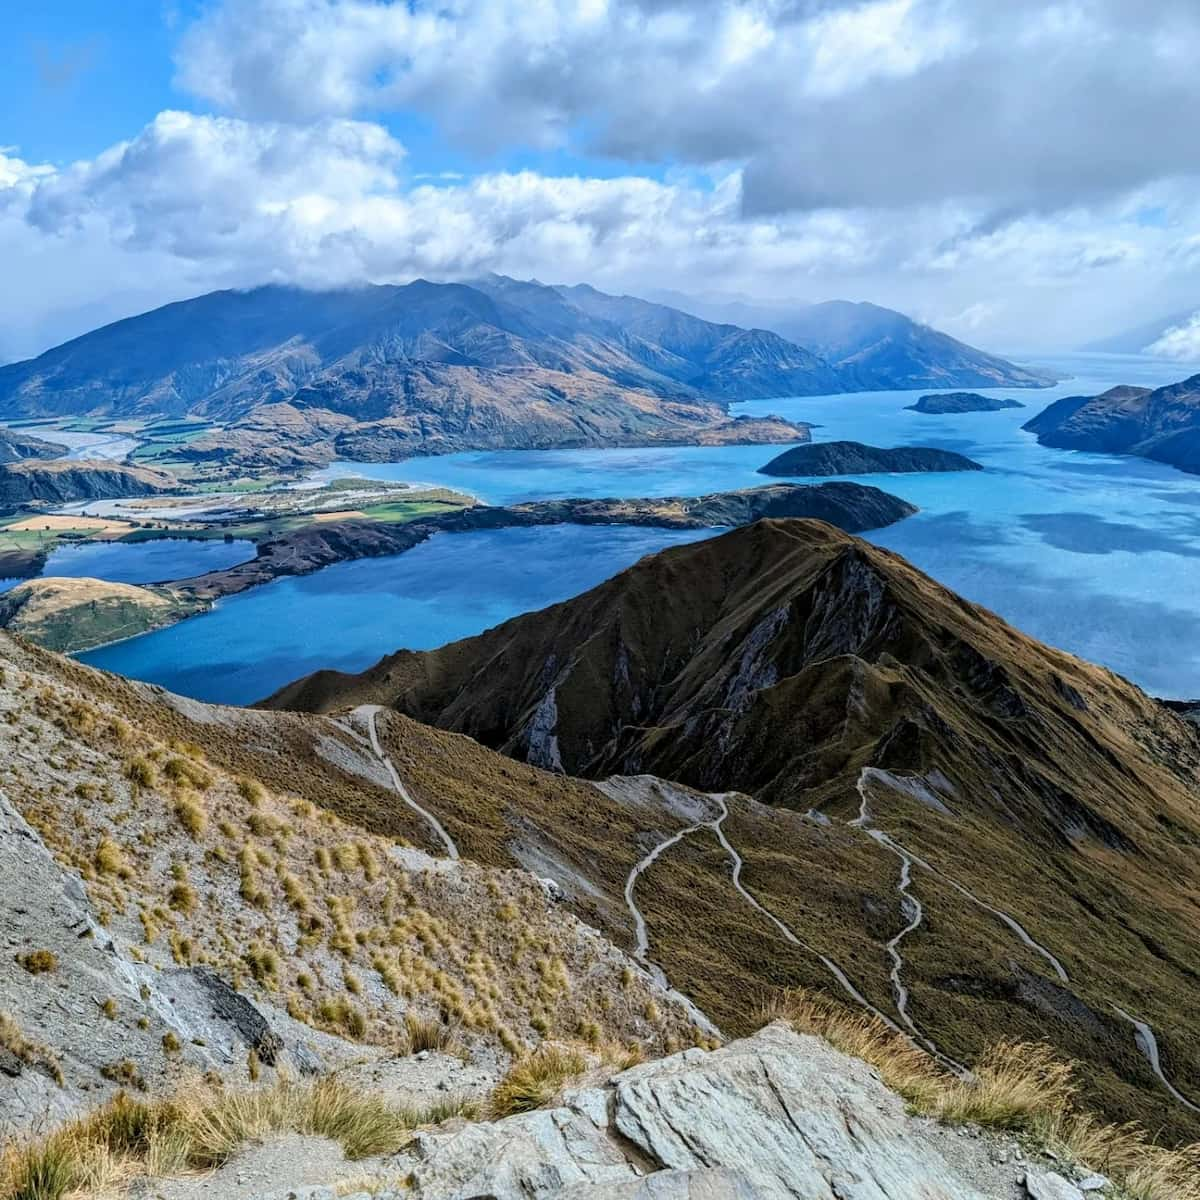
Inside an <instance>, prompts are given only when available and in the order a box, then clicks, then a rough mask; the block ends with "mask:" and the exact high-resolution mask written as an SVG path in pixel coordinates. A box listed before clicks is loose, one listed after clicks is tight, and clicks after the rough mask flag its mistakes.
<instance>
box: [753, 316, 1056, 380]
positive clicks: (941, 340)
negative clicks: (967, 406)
mask: <svg viewBox="0 0 1200 1200" xmlns="http://www.w3.org/2000/svg"><path fill="white" fill-rule="evenodd" d="M777 328H778V329H779V331H780V332H781V333H782V334H783V335H784V336H785V337H788V338H791V339H792V340H793V341H797V342H799V343H800V344H801V345H802V346H807V347H808V348H809V349H810V350H812V351H813V352H814V353H815V354H819V355H820V356H821V357H822V358H824V359H827V360H828V361H829V362H830V363H832V364H833V366H834V367H836V368H837V369H838V370H839V371H840V372H841V373H842V374H843V375H844V376H846V377H848V378H852V379H854V380H856V381H857V382H858V386H860V387H863V388H918V387H960V388H979V387H1024V388H1030V387H1046V386H1047V385H1048V384H1050V383H1053V382H1054V379H1053V377H1052V376H1051V375H1049V374H1048V373H1046V372H1044V371H1039V370H1032V369H1029V368H1026V367H1020V366H1017V365H1015V364H1014V363H1010V362H1008V361H1007V360H1006V359H1003V358H999V357H997V356H996V355H994V354H988V353H986V352H985V351H983V350H976V349H975V348H974V347H973V346H968V345H967V344H966V343H965V342H960V341H959V340H958V339H957V338H952V337H951V336H950V335H949V334H947V333H942V332H940V331H939V330H937V329H932V328H930V327H929V326H928V325H921V324H919V323H918V322H916V321H913V320H911V319H910V318H908V317H906V316H904V315H903V314H902V313H898V312H894V311H892V310H891V309H887V308H880V307H879V306H878V305H876V304H867V303H865V302H863V303H858V304H854V303H851V302H850V301H847V300H829V301H826V302H825V303H823V304H813V305H811V306H809V307H808V308H801V309H799V310H795V311H792V312H789V313H788V314H787V315H786V317H785V318H784V319H783V320H782V321H781V322H780V323H779V325H778V326H777Z"/></svg>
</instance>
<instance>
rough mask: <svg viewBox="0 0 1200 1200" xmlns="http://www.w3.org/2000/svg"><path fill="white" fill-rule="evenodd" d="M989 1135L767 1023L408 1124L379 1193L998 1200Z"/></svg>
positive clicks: (627, 1199) (432, 1198)
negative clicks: (412, 1131)
mask: <svg viewBox="0 0 1200 1200" xmlns="http://www.w3.org/2000/svg"><path fill="white" fill-rule="evenodd" d="M997 1142H998V1139H996V1140H993V1139H990V1138H988V1137H983V1138H979V1137H975V1138H967V1139H963V1138H961V1137H959V1136H958V1135H957V1134H956V1133H955V1131H952V1130H947V1129H943V1128H941V1127H939V1126H937V1125H936V1124H934V1123H933V1122H930V1121H927V1120H923V1119H920V1118H915V1117H912V1116H910V1115H908V1113H906V1111H905V1104H904V1101H903V1100H901V1099H900V1097H899V1096H897V1095H895V1094H894V1093H892V1092H890V1091H888V1089H887V1088H886V1087H884V1086H883V1084H882V1083H881V1082H880V1081H879V1078H878V1076H877V1075H876V1074H875V1072H874V1071H873V1070H872V1069H871V1068H869V1067H868V1066H866V1064H865V1063H862V1062H859V1061H858V1060H856V1059H852V1058H848V1057H847V1056H846V1055H844V1054H841V1053H839V1052H838V1051H836V1050H834V1049H832V1048H831V1047H830V1046H829V1045H828V1044H826V1043H825V1042H823V1041H821V1040H819V1039H817V1038H812V1037H806V1036H801V1035H798V1034H796V1033H793V1032H792V1031H791V1030H790V1029H788V1028H787V1027H786V1026H784V1025H772V1026H768V1027H767V1028H765V1029H763V1030H761V1031H760V1032H759V1033H757V1034H755V1035H754V1036H752V1037H748V1038H746V1039H744V1040H742V1041H738V1042H734V1043H732V1044H730V1045H728V1046H726V1047H724V1048H723V1049H721V1050H717V1051H714V1052H711V1053H706V1052H704V1051H701V1050H687V1051H684V1052H682V1053H680V1054H675V1055H672V1056H671V1057H669V1058H665V1059H662V1060H659V1061H657V1062H651V1063H647V1064H645V1065H643V1066H639V1067H634V1068H633V1069H632V1070H630V1071H625V1072H624V1073H622V1074H619V1075H615V1076H613V1077H612V1078H611V1079H610V1080H608V1081H607V1082H606V1083H604V1084H603V1085H601V1086H599V1087H591V1088H587V1089H584V1090H582V1091H575V1092H567V1093H566V1095H565V1096H564V1097H563V1099H562V1103H561V1104H560V1105H559V1106H558V1107H556V1108H550V1109H545V1110H542V1111H537V1112H531V1113H526V1114H522V1115H520V1116H516V1117H510V1118H507V1119H506V1120H502V1121H498V1122H496V1123H494V1124H472V1125H468V1126H466V1127H465V1128H463V1129H461V1130H458V1131H456V1132H449V1133H447V1132H440V1131H433V1132H430V1133H425V1134H420V1135H418V1136H417V1138H416V1139H415V1140H414V1142H413V1143H412V1145H410V1146H409V1147H408V1148H407V1149H406V1150H404V1151H403V1152H402V1153H401V1154H399V1155H397V1156H396V1158H394V1159H392V1160H389V1161H387V1162H386V1163H385V1164H384V1171H383V1174H384V1175H385V1177H389V1178H397V1177H399V1178H404V1180H405V1186H404V1188H402V1189H398V1190H396V1191H395V1192H392V1191H390V1190H387V1189H386V1188H385V1190H384V1191H383V1192H382V1195H383V1196H384V1197H386V1198H388V1200H391V1197H393V1196H397V1197H399V1196H401V1195H404V1196H412V1197H414V1200H471V1198H479V1197H488V1198H489V1200H914V1198H915V1197H930V1198H931V1200H932V1198H933V1197H946V1198H947V1200H949V1198H951V1197H953V1200H1009V1198H1010V1197H1012V1196H1013V1195H1015V1194H1016V1189H1017V1187H1018V1180H1019V1178H1020V1177H1021V1175H1022V1173H1023V1169H1022V1168H1021V1167H1020V1166H1019V1165H1018V1164H1016V1163H1011V1164H1008V1163H995V1162H993V1161H992V1157H991V1155H990V1153H989V1151H991V1150H993V1149H994V1146H995V1145H996V1144H997ZM1037 1178H1038V1179H1042V1178H1045V1176H1044V1175H1042V1174H1041V1173H1039V1174H1038V1176H1037ZM281 1182H282V1181H281ZM1064 1183H1065V1181H1064ZM1035 1186H1038V1185H1037V1184H1035ZM1068 1186H1070V1185H1068ZM285 1194H286V1193H285V1192H278V1193H272V1195H273V1196H274V1195H278V1196H280V1197H282V1196H283V1195H285ZM377 1194H379V1193H377ZM1031 1194H1035V1195H1039V1196H1047V1197H1048V1196H1050V1195H1051V1193H1049V1192H1045V1191H1041V1192H1033V1193H1031ZM1066 1194H1067V1193H1063V1195H1064V1196H1065V1195H1066ZM1053 1195H1054V1197H1055V1200H1058V1193H1053ZM263 1200H265V1198H263ZM314 1200H315V1194H314Z"/></svg>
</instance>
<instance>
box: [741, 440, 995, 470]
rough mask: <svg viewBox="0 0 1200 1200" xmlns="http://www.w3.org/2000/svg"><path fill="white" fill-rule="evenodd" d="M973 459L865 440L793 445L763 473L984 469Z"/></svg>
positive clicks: (929, 449)
mask: <svg viewBox="0 0 1200 1200" xmlns="http://www.w3.org/2000/svg"><path fill="white" fill-rule="evenodd" d="M982 470H983V467H982V466H981V465H980V464H979V463H977V462H975V461H974V460H973V459H970V458H966V457H965V456H964V455H962V454H955V453H954V452H953V451H951V450H937V449H934V448H933V447H931V446H896V447H895V448H893V449H882V448H880V447H879V446H867V445H864V444H863V443H862V442H810V443H808V444H806V445H803V446H793V447H792V448H791V449H790V450H785V451H784V452H783V453H782V454H780V455H777V456H776V457H775V458H773V459H771V461H770V462H769V463H767V465H766V466H765V467H759V469H758V473H759V474H760V475H876V474H883V473H887V474H895V473H901V472H903V473H909V472H917V471H982Z"/></svg>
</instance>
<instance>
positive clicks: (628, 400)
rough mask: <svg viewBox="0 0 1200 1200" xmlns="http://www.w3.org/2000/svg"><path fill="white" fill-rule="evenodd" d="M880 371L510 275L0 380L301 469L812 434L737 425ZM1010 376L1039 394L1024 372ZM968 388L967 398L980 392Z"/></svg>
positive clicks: (414, 288)
mask: <svg viewBox="0 0 1200 1200" xmlns="http://www.w3.org/2000/svg"><path fill="white" fill-rule="evenodd" d="M897 319H898V320H901V321H903V320H904V318H899V317H898V315H897ZM955 345H958V344H957V343H956V344H955ZM966 349H969V348H962V347H960V348H959V350H956V351H955V353H956V355H958V357H957V358H956V359H955V361H957V362H965V361H966V360H965V359H963V358H962V357H961V353H960V351H964V350H966ZM972 353H974V352H972ZM967 357H970V356H969V355H968V356H967ZM988 361H990V362H993V363H1000V362H1001V360H994V359H991V358H990V357H989V360H988ZM871 369H872V368H870V367H869V366H867V365H866V364H865V362H864V361H863V360H862V359H861V357H860V360H859V361H858V362H856V363H855V364H854V366H853V369H852V370H851V369H849V368H847V367H843V366H838V365H836V364H831V363H829V362H827V361H826V360H825V359H824V358H823V357H822V356H821V355H820V353H818V352H814V351H813V350H812V349H810V348H806V347H805V346H803V345H800V344H797V343H796V342H795V341H789V340H788V339H787V338H785V337H783V336H781V335H780V334H778V333H775V332H772V331H770V330H767V329H763V328H753V329H745V328H741V327H739V326H736V325H731V324H718V323H714V322H711V321H706V320H704V319H702V318H700V317H696V316H693V315H691V314H690V313H686V312H681V311H679V310H676V309H671V308H668V307H666V306H663V305H657V304H653V303H651V302H649V301H644V300H639V299H637V298H635V297H630V296H620V297H618V296H609V295H607V294H605V293H602V292H599V291H598V290H596V289H595V288H592V287H590V286H587V285H576V286H573V287H567V286H560V287H551V286H547V285H543V284H538V283H534V282H522V281H519V280H515V279H510V278H507V277H504V276H495V275H493V276H487V277H484V278H482V279H477V280H474V281H470V282H463V283H436V282H431V281H429V280H424V279H418V280H414V281H413V282H411V283H408V284H404V285H390V284H388V285H380V284H372V285H365V286H363V287H359V288H347V289H341V290H331V291H305V290H303V289H299V288H294V287H285V286H282V285H268V286H265V287H260V288H253V289H249V290H245V291H235V290H227V291H222V292H212V293H208V294H207V295H203V296H199V297H196V298H194V299H191V300H184V301H178V302H175V303H173V304H168V305H164V306H162V307H161V308H158V309H154V310H152V311H151V312H149V313H144V314H141V315H139V316H134V317H128V318H126V319H124V320H122V321H117V322H114V323H112V324H111V325H107V326H105V327H103V328H101V329H98V330H93V331H92V332H90V333H87V334H84V335H82V336H81V337H78V338H75V339H73V340H72V341H70V342H67V343H64V344H63V345H61V346H57V347H54V348H52V349H50V350H47V351H46V352H45V353H43V354H42V355H40V356H38V357H37V358H35V359H30V360H26V361H24V362H19V363H10V364H8V365H6V366H3V367H0V418H8V419H17V418H22V417H30V416H34V417H47V416H48V417H62V416H67V415H70V416H80V415H85V414H89V415H103V416H106V417H122V418H143V417H147V416H150V415H160V414H166V415H169V416H175V417H178V416H185V415H186V416H191V417H197V418H202V419H205V420H207V421H210V422H214V423H216V424H217V425H218V426H219V428H216V429H212V430H209V431H208V432H206V433H203V434H202V435H201V436H199V437H197V438H194V439H191V440H189V442H188V444H187V445H186V446H184V447H181V448H180V453H181V455H182V456H183V457H184V458H186V459H188V460H191V461H204V460H210V461H224V462H241V463H248V464H252V465H262V466H266V465H280V464H284V463H285V462H286V460H288V458H289V456H290V458H291V459H292V460H294V462H295V463H296V465H301V464H302V463H308V462H325V461H331V460H332V459H333V458H336V457H358V458H368V459H382V458H403V457H407V456H409V455H412V454H429V453H447V452H450V451H453V450H458V449H492V448H538V447H551V446H558V447H571V446H592V445H597V446H609V445H640V444H653V443H655V442H663V441H666V442H671V441H674V442H677V443H686V442H690V441H692V440H698V439H700V438H702V437H709V438H712V437H721V438H725V439H727V440H734V441H741V442H745V441H752V440H757V441H779V440H788V439H789V438H790V439H791V440H803V439H804V437H805V436H806V431H805V427H803V426H801V425H796V424H792V423H788V422H784V421H780V420H779V419H774V422H773V423H772V419H767V420H765V421H763V420H761V419H759V418H742V419H740V420H739V421H738V422H733V421H731V420H730V418H729V404H730V403H731V402H736V401H738V400H749V399H768V398H770V397H773V396H786V395H818V394H827V393H830V392H836V391H846V390H861V389H863V388H869V387H879V386H906V385H905V384H904V383H903V382H900V383H897V381H896V379H895V378H893V376H892V375H890V374H889V375H872V374H871V373H870V372H871ZM997 369H998V368H997ZM1005 371H1007V372H1008V374H1007V375H1005ZM951 374H953V372H951ZM1000 374H1001V375H1003V376H1005V378H1004V379H1002V380H1000V381H1001V382H1004V381H1008V380H1009V377H1010V376H1011V381H1012V382H1013V383H1014V385H1020V382H1021V380H1024V381H1025V382H1026V383H1029V384H1030V385H1033V382H1034V377H1033V376H1032V375H1029V373H1027V372H1023V371H1022V370H1021V369H1019V368H1015V367H1011V368H1010V365H1005V370H1004V371H1000ZM967 375H969V376H970V377H969V378H967V377H966V376H964V377H963V378H961V379H960V380H959V382H961V383H963V384H964V386H965V385H967V384H970V383H973V382H977V372H976V373H971V372H967ZM946 378H947V379H948V380H949V381H950V382H953V381H954V379H950V377H949V376H947V377H946ZM954 378H958V377H957V376H954ZM911 385H912V386H924V384H922V383H919V382H912V383H911Z"/></svg>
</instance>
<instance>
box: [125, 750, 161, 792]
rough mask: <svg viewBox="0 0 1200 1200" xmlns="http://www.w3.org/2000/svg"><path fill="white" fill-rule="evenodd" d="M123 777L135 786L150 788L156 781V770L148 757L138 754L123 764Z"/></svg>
mask: <svg viewBox="0 0 1200 1200" xmlns="http://www.w3.org/2000/svg"><path fill="white" fill-rule="evenodd" d="M125 777H126V778H127V779H128V780H129V781H130V782H131V783H132V784H133V785H134V786H135V787H140V788H152V787H154V785H155V784H156V783H157V782H158V771H157V769H156V768H155V766H154V764H153V763H152V762H151V761H150V760H149V759H148V758H146V757H145V756H144V755H141V754H139V755H138V756H137V757H136V758H131V759H130V760H129V761H128V762H127V763H126V764H125Z"/></svg>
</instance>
